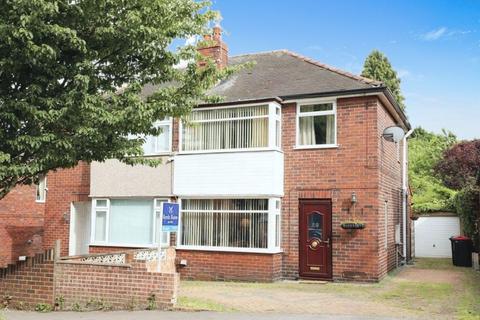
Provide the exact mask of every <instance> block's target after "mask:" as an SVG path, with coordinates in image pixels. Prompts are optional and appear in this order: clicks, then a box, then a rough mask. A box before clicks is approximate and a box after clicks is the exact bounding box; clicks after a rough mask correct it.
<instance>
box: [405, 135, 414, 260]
mask: <svg viewBox="0 0 480 320" xmlns="http://www.w3.org/2000/svg"><path fill="white" fill-rule="evenodd" d="M412 133H413V129H410V130H409V131H408V132H407V133H406V134H405V137H403V157H402V158H403V160H402V202H403V204H402V219H403V223H402V224H403V239H402V240H403V241H402V244H403V248H402V254H403V259H404V262H405V263H406V262H407V222H408V217H407V206H408V203H407V194H408V173H407V163H408V154H407V139H408V137H409V136H410V135H411V134H412Z"/></svg>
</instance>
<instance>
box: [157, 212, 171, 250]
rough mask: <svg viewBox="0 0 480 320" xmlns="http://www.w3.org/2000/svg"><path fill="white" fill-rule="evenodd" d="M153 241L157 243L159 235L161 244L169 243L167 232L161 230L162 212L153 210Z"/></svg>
mask: <svg viewBox="0 0 480 320" xmlns="http://www.w3.org/2000/svg"><path fill="white" fill-rule="evenodd" d="M155 230H156V234H155V243H156V244H158V239H159V238H160V237H161V240H162V242H161V243H162V244H166V245H169V244H170V239H169V235H170V233H169V232H162V212H161V211H155Z"/></svg>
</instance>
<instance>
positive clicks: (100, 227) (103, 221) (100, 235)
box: [95, 211, 107, 241]
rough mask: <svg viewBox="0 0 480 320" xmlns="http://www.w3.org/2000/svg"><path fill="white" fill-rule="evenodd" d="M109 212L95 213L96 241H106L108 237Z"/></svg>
mask: <svg viewBox="0 0 480 320" xmlns="http://www.w3.org/2000/svg"><path fill="white" fill-rule="evenodd" d="M106 228H107V212H106V211H97V212H96V213H95V241H105V240H106V235H107V231H106Z"/></svg>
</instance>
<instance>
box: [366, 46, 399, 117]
mask: <svg viewBox="0 0 480 320" xmlns="http://www.w3.org/2000/svg"><path fill="white" fill-rule="evenodd" d="M362 76H363V77H367V78H370V79H373V80H377V81H381V82H383V83H384V84H385V85H386V86H387V88H388V89H390V91H391V92H392V93H393V96H394V97H395V99H396V100H397V102H398V104H399V106H400V108H401V109H402V110H403V111H405V103H404V102H405V98H404V97H403V95H402V92H401V90H400V82H401V80H400V78H399V77H398V75H397V72H396V71H395V70H394V69H393V67H392V65H391V64H390V61H389V60H388V58H387V57H386V56H385V55H384V54H383V53H382V52H380V51H378V50H373V51H372V52H371V53H370V54H369V55H368V57H367V58H366V59H365V63H364V65H363V71H362Z"/></svg>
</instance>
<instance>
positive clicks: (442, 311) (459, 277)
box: [179, 259, 480, 320]
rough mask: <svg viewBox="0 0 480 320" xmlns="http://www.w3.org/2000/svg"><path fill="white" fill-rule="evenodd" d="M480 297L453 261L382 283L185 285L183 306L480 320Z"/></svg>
mask: <svg viewBox="0 0 480 320" xmlns="http://www.w3.org/2000/svg"><path fill="white" fill-rule="evenodd" d="M479 297H480V273H478V272H475V271H473V270H472V269H471V268H459V267H453V266H452V265H451V260H450V259H422V260H418V261H417V263H416V265H414V266H406V267H403V268H402V269H400V270H398V271H396V272H394V273H393V274H391V275H389V276H387V277H386V278H385V279H384V280H383V281H382V282H380V283H378V284H352V283H324V284H321V283H313V284H312V283H302V282H294V281H284V282H277V283H267V284H266V283H238V282H197V281H182V284H181V289H180V297H179V306H180V307H182V308H184V309H193V310H216V311H223V312H229V311H230V312H232V311H237V312H248V313H257V314H265V313H282V314H285V313H286V314H302V315H327V316H333V315H335V316H354V317H355V318H356V319H358V318H359V317H366V318H372V317H379V318H382V317H386V318H388V317H393V318H408V319H414V318H419V319H426V318H428V319H456V318H462V319H479V320H480V298H479ZM476 316H478V318H477V317H476Z"/></svg>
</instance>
